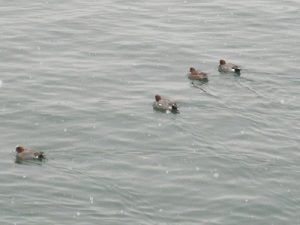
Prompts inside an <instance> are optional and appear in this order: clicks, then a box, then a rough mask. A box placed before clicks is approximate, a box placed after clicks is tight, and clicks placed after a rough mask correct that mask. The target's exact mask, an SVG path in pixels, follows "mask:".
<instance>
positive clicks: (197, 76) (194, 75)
mask: <svg viewBox="0 0 300 225" xmlns="http://www.w3.org/2000/svg"><path fill="white" fill-rule="evenodd" d="M188 78H189V79H190V80H200V81H208V78H207V73H204V72H201V71H198V70H196V69H195V68H194V67H191V68H190V73H189V74H188Z"/></svg>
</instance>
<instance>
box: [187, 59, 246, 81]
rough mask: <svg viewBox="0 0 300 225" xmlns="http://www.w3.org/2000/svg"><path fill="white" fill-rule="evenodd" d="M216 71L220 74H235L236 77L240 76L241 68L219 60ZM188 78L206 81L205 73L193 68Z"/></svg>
mask: <svg viewBox="0 0 300 225" xmlns="http://www.w3.org/2000/svg"><path fill="white" fill-rule="evenodd" d="M218 70H219V72H221V73H236V74H238V75H240V73H241V68H240V67H239V66H237V65H235V64H233V63H226V61H225V60H224V59H221V60H220V64H219V67H218ZM188 78H189V79H190V80H200V81H208V78H207V73H204V72H201V71H198V70H196V69H195V68H194V67H191V68H190V73H189V74H188Z"/></svg>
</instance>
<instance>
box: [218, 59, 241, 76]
mask: <svg viewBox="0 0 300 225" xmlns="http://www.w3.org/2000/svg"><path fill="white" fill-rule="evenodd" d="M218 70H219V72H222V73H237V74H240V73H241V68H240V67H239V66H237V65H235V64H232V63H226V61H225V60H223V59H221V60H220V65H219V68H218Z"/></svg>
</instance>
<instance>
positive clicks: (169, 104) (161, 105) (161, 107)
mask: <svg viewBox="0 0 300 225" xmlns="http://www.w3.org/2000/svg"><path fill="white" fill-rule="evenodd" d="M153 109H155V110H158V111H162V112H172V113H179V111H178V106H177V104H176V102H173V101H170V100H169V99H165V98H162V97H161V96H160V95H155V102H154V103H153Z"/></svg>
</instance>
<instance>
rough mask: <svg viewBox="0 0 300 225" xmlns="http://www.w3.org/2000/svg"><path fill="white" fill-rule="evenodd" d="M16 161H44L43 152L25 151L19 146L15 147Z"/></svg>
mask: <svg viewBox="0 0 300 225" xmlns="http://www.w3.org/2000/svg"><path fill="white" fill-rule="evenodd" d="M16 159H17V160H32V159H40V160H41V159H45V155H44V153H43V152H40V151H34V150H32V149H26V148H24V147H23V146H21V145H17V146H16Z"/></svg>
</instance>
